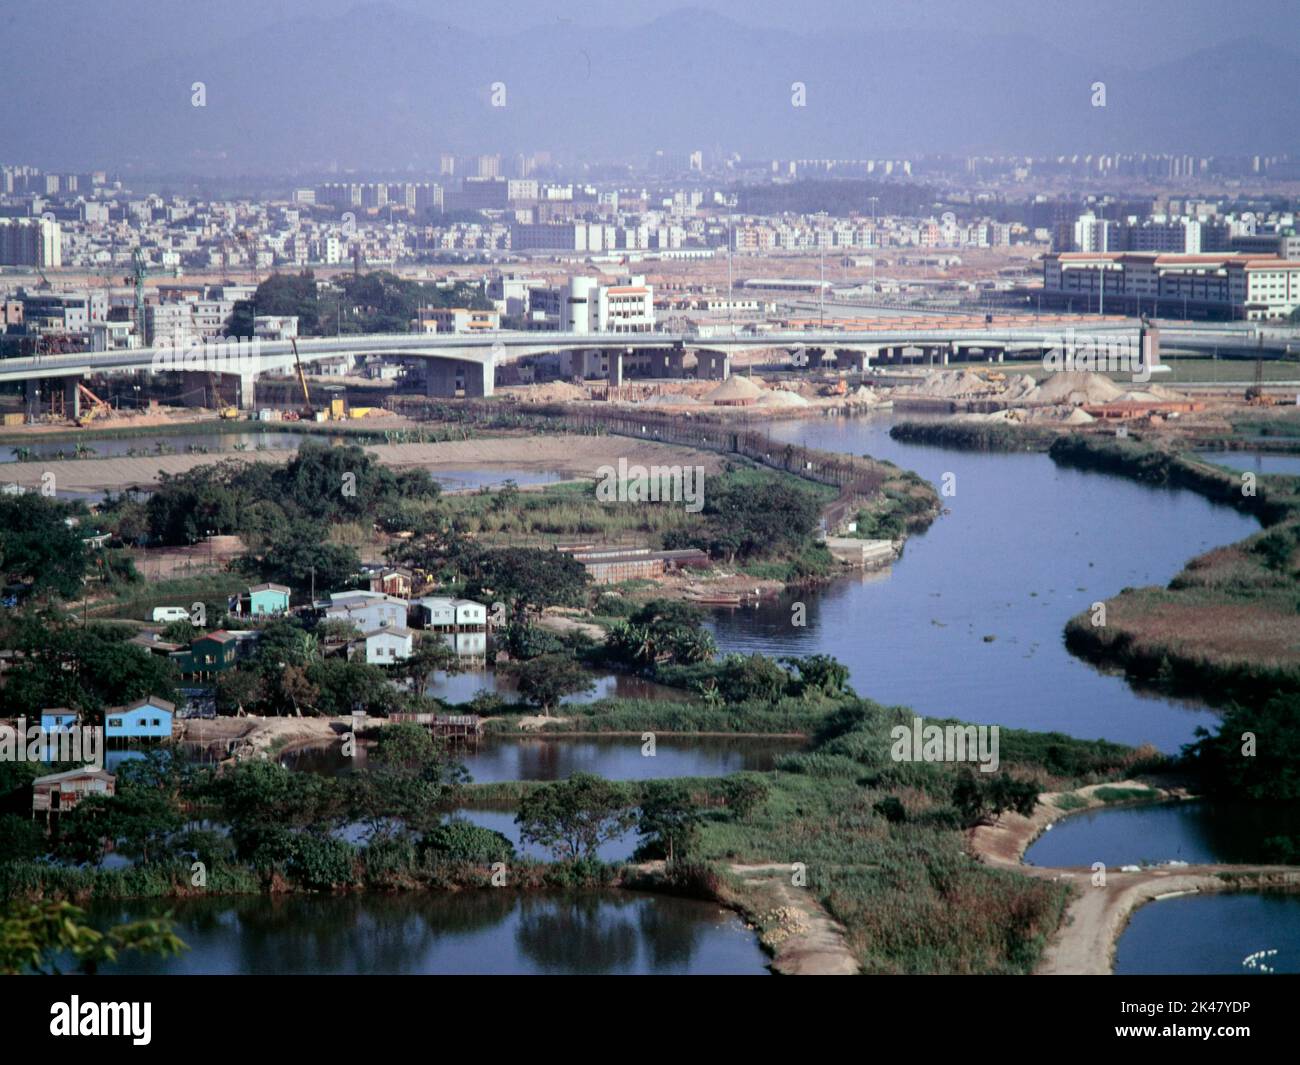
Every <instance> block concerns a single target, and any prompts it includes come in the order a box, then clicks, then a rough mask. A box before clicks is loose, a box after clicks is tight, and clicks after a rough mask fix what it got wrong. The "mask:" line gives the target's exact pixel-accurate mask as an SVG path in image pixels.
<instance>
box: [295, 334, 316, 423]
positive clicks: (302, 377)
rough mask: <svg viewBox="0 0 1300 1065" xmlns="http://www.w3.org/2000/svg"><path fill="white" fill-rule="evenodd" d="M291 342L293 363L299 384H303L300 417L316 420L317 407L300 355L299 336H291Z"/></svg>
mask: <svg viewBox="0 0 1300 1065" xmlns="http://www.w3.org/2000/svg"><path fill="white" fill-rule="evenodd" d="M289 343H290V344H292V345H293V365H294V368H295V369H296V370H297V371H298V384H300V385H301V386H302V401H303V408H302V412H301V414H300V417H302V418H304V419H306V420H307V421H314V420H315V418H316V408H315V407H313V406H312V405H311V393H310V392H309V391H308V390H307V375H306V374H305V373H303V372H302V359H300V358H299V357H298V338H297V337H290V338H289Z"/></svg>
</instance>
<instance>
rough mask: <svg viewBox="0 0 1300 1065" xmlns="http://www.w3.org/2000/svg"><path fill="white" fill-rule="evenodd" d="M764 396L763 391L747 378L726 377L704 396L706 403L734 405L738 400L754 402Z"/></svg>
mask: <svg viewBox="0 0 1300 1065" xmlns="http://www.w3.org/2000/svg"><path fill="white" fill-rule="evenodd" d="M764 394H765V390H764V389H762V388H760V387H759V386H758V385H756V384H755V383H754V382H753V381H752V380H750V378H748V377H734V376H733V377H728V378H727V379H726V380H725V381H723V382H722V384H720V385H718V387H717V388H715V389H713V391H711V392H708V393H706V394H705V396H704V400H705V402H706V403H735V402H737V401H740V400H751V401H752V400H756V399H758V398H759V396H762V395H764Z"/></svg>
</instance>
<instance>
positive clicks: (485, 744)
mask: <svg viewBox="0 0 1300 1065" xmlns="http://www.w3.org/2000/svg"><path fill="white" fill-rule="evenodd" d="M801 745H802V741H800V740H787V739H779V738H774V737H762V738H755V737H731V736H668V735H660V736H659V737H658V740H657V742H656V745H655V754H654V756H653V757H647V756H646V755H644V754H642V744H641V739H640V737H638V736H591V737H585V736H584V737H580V738H579V737H565V736H560V737H544V736H521V737H510V736H507V737H495V736H488V737H485V738H484V739H482V740H480V741H479V744H478V746H477V748H475V747H474V746H472V745H471V746H468V747H458V748H456V749H455V755H456V757H457V758H458V759H459V760H460V761H461V762H463V763H464V765H465V767H466V768H467V769H468V770H469V772H470V776H471V777H472V778H473V781H474V782H475V783H477V784H490V783H496V782H499V781H504V780H564V779H566V778H567V777H569V776H571V775H573V774H574V773H579V772H582V773H596V774H598V775H600V776H602V777H606V778H607V779H609V780H658V779H661V778H664V777H716V776H726V775H727V774H729V773H738V772H740V771H741V770H754V771H759V772H762V771H766V770H769V769H772V768H773V767H774V766H775V765H776V762H777V760H778V759H779V758H781V757H782V756H783V755H786V754H790V753H793V752H794V751H797V750H798V749H799V748H800V746H801ZM366 758H367V747H366V745H365V744H364V743H363V744H358V745H357V753H356V757H355V758H347V757H345V756H344V754H343V748H342V745H341V744H337V743H334V744H329V745H327V746H314V747H304V748H301V749H299V750H296V751H291V752H287V753H285V754H283V755H281V757H280V762H281V764H282V765H285V766H287V767H289V768H290V769H293V770H296V771H299V772H310V773H325V774H327V775H338V774H340V773H346V772H348V771H350V770H351V769H353V768H362V767H364V766H365V765H366Z"/></svg>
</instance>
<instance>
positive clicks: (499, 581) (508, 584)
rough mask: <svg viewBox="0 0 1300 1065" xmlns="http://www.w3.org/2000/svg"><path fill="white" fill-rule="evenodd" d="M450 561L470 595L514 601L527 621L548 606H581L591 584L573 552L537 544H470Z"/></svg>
mask: <svg viewBox="0 0 1300 1065" xmlns="http://www.w3.org/2000/svg"><path fill="white" fill-rule="evenodd" d="M449 561H450V562H451V563H453V564H454V565H455V567H456V568H457V569H458V570H459V571H460V573H461V574H462V575H463V576H464V579H465V584H466V588H465V594H466V595H467V596H468V597H469V598H471V599H474V598H479V597H482V596H486V597H487V598H488V599H489V600H490V599H493V598H495V599H500V600H503V601H505V602H508V603H510V604H512V607H513V610H514V613H515V615H516V616H517V617H518V618H519V620H521V621H522V620H523V619H524V617H525V615H527V614H528V613H529V612H530V611H541V610H543V609H544V608H546V607H548V606H581V605H582V604H583V603H585V602H586V597H587V586H588V585H589V584H590V583H591V575H590V574H589V573H587V570H586V568H585V567H584V566H583V565H582V563H581V562H579V561H578V560H577V559H575V558H573V556H572V555H567V554H562V553H561V552H559V551H546V550H543V549H541V548H537V547H498V548H482V547H479V546H478V545H476V544H464V545H460V546H457V547H456V548H455V549H454V551H453V554H452V556H451V558H450V559H449Z"/></svg>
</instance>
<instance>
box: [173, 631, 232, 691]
mask: <svg viewBox="0 0 1300 1065" xmlns="http://www.w3.org/2000/svg"><path fill="white" fill-rule="evenodd" d="M240 643H241V641H240V639H239V637H238V636H236V635H235V634H234V633H233V632H226V630H225V629H217V630H216V631H215V632H209V633H207V634H206V635H204V636H200V637H199V638H198V639H196V640H194V641H193V642H192V643H191V644H190V646H189V648H188V649H187V650H184V651H176V652H174V653H173V654H172V655H170V658H171V660H172V661H173V662H175V663H176V668H177V669H178V670H179V671H180V674H181V676H182V677H185V678H187V679H197V680H208V679H210V678H211V677H213V676H214V675H215V674H217V673H224V672H225V671H226V670H227V669H229V668H230V667H231V666H233V665H234V664H235V662H236V660H237V659H238V658H239V651H240Z"/></svg>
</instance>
